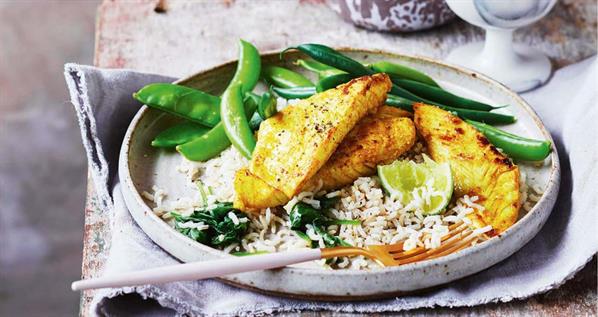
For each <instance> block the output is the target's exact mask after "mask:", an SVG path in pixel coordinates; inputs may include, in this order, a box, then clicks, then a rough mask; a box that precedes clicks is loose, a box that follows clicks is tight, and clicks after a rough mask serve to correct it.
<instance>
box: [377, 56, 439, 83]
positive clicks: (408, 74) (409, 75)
mask: <svg viewBox="0 0 598 317" xmlns="http://www.w3.org/2000/svg"><path fill="white" fill-rule="evenodd" d="M370 67H371V68H372V69H373V70H374V71H375V72H377V73H386V74H388V75H394V76H396V77H398V78H404V79H411V80H413V81H417V82H420V83H424V84H427V85H430V86H435V87H440V86H439V85H438V84H437V83H436V82H435V81H434V79H432V78H431V77H430V76H428V75H426V74H424V73H422V72H420V71H418V70H416V69H413V68H411V67H407V66H403V65H399V64H395V63H391V62H386V61H380V62H375V63H373V64H372V65H370Z"/></svg>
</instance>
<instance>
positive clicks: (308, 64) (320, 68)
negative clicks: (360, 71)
mask: <svg viewBox="0 0 598 317" xmlns="http://www.w3.org/2000/svg"><path fill="white" fill-rule="evenodd" d="M295 64H296V65H297V66H301V67H303V68H305V69H307V70H309V71H312V72H314V73H316V74H318V78H319V79H322V78H324V77H328V76H332V75H337V74H344V73H345V72H343V71H342V70H338V69H336V68H334V67H330V66H328V65H325V64H322V63H320V62H316V61H314V60H313V59H310V60H305V59H298V60H296V61H295Z"/></svg>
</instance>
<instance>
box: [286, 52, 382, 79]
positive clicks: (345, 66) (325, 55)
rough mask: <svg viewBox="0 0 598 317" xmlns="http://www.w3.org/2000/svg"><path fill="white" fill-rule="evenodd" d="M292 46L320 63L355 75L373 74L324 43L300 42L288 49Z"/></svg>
mask: <svg viewBox="0 0 598 317" xmlns="http://www.w3.org/2000/svg"><path fill="white" fill-rule="evenodd" d="M293 48H295V49H298V50H300V51H301V52H303V53H305V54H307V55H308V56H309V57H311V58H313V59H315V60H316V61H318V62H320V63H324V64H326V65H328V66H331V67H334V68H337V69H340V70H342V71H345V72H347V73H349V74H351V75H354V76H356V77H359V76H365V75H371V74H374V71H372V70H371V69H369V68H367V67H365V66H364V65H363V64H361V63H360V62H358V61H356V60H354V59H352V58H350V57H348V56H345V55H343V54H341V53H339V52H337V51H335V50H334V49H333V48H330V47H328V46H326V45H322V44H301V45H299V46H297V47H291V48H288V49H293ZM288 49H287V50H288ZM283 53H284V51H283ZM281 54H282V53H281Z"/></svg>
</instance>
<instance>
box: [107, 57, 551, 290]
mask: <svg viewBox="0 0 598 317" xmlns="http://www.w3.org/2000/svg"><path fill="white" fill-rule="evenodd" d="M344 51H345V53H346V54H348V55H350V56H352V57H354V58H356V59H358V60H362V61H375V60H381V59H384V60H390V61H396V62H400V63H403V64H406V65H409V66H411V67H414V68H417V69H419V70H421V71H424V72H425V73H427V74H429V75H430V76H432V77H433V78H434V79H436V80H437V81H438V82H439V83H440V84H441V85H442V86H443V87H445V88H447V89H448V90H451V91H454V92H458V93H459V94H461V95H464V96H469V97H472V98H475V99H479V100H481V101H485V102H487V103H490V104H494V105H504V104H509V105H511V107H509V108H508V110H505V111H507V112H511V113H513V114H514V115H516V116H517V118H518V121H517V123H516V124H512V125H509V126H506V127H505V129H507V130H509V131H512V132H515V133H517V134H520V135H525V136H529V137H532V138H538V139H548V140H551V141H552V138H551V137H550V134H549V133H548V132H547V131H546V129H545V128H544V126H543V124H542V122H541V121H540V119H539V118H538V116H537V115H536V113H535V112H534V111H533V110H532V109H531V108H530V106H529V105H528V104H527V103H526V102H525V101H523V99H522V98H521V97H519V96H518V95H517V94H516V93H514V92H512V91H510V90H509V89H508V88H506V87H505V86H503V85H501V84H499V83H497V82H496V81H494V80H491V79H490V78H487V77H485V76H483V75H480V74H477V73H473V72H471V71H468V70H465V69H461V68H458V67H455V66H450V65H447V64H444V63H442V62H438V61H435V60H431V59H427V58H421V57H411V56H403V55H395V54H390V53H384V52H377V51H365V50H351V49H345V50H344ZM299 56H300V55H299V53H295V52H289V53H288V54H285V61H284V62H281V61H280V60H279V58H278V53H272V54H266V55H263V59H262V60H263V63H264V64H281V63H283V64H284V66H286V67H290V68H295V67H293V65H292V61H294V60H295V59H297V58H299ZM235 67H236V62H230V63H227V64H224V65H221V66H218V67H215V68H212V69H210V70H207V71H204V72H201V73H198V74H196V75H193V76H191V77H189V78H186V79H183V80H180V81H178V83H179V84H182V85H186V86H190V87H194V88H197V89H200V90H204V91H208V92H211V93H215V94H219V93H221V92H222V90H224V88H225V87H226V85H227V84H228V81H229V80H230V79H231V77H232V74H233V72H234V69H235ZM174 122H176V119H174V118H172V117H171V116H169V115H165V114H163V113H161V112H159V111H155V110H153V109H150V108H147V107H143V108H142V109H141V110H140V111H139V112H138V113H137V115H136V116H135V118H134V119H133V121H132V122H131V125H130V126H129V129H128V131H127V134H126V136H125V139H124V142H123V146H122V150H121V155H120V162H119V176H120V180H121V182H122V189H123V194H124V197H125V201H126V204H127V206H128V208H129V210H130V211H131V214H132V215H133V217H134V218H135V220H136V221H137V223H138V224H139V226H140V227H141V228H142V229H143V230H144V231H145V232H146V233H147V235H148V236H149V237H150V238H151V239H152V240H153V241H154V242H156V243H157V244H158V245H160V246H161V247H162V248H163V249H164V250H166V251H167V252H169V253H170V254H172V255H173V256H175V257H176V258H178V259H180V260H181V261H183V262H192V261H205V260H208V259H216V258H222V257H227V256H230V255H227V254H224V253H223V252H221V251H219V250H215V249H212V248H210V247H208V246H205V245H202V244H200V243H197V242H195V241H193V240H191V239H189V238H187V237H185V236H183V235H182V234H180V233H178V232H176V231H175V230H174V229H173V228H171V227H170V226H169V225H168V224H167V223H166V222H164V221H162V220H161V219H160V218H159V217H157V216H156V215H154V213H153V212H152V210H151V207H150V206H148V204H147V202H146V201H145V200H144V199H143V198H142V196H141V194H140V193H141V192H142V191H144V190H147V191H151V188H152V186H153V185H157V186H158V187H160V188H163V189H165V190H166V191H167V192H168V194H169V196H170V197H184V196H189V194H190V193H189V192H188V191H190V190H191V189H190V188H188V186H185V175H183V174H182V173H177V172H176V166H177V165H178V164H180V160H181V159H180V157H179V154H177V153H176V152H173V151H164V150H157V149H155V148H152V147H151V146H150V141H151V140H152V139H153V138H154V137H155V136H156V135H157V133H158V132H160V131H162V130H163V129H164V128H165V127H167V126H169V125H172V124H173V123H174ZM520 167H521V168H522V169H523V170H524V171H525V172H526V173H527V175H528V179H529V180H531V183H532V184H534V185H536V186H539V187H540V188H542V189H543V190H544V194H543V196H542V197H541V199H540V200H539V201H538V203H537V204H536V205H535V207H534V208H533V209H532V210H531V211H530V212H528V213H527V214H526V215H524V216H523V217H522V218H521V219H520V220H519V221H518V222H517V223H516V224H515V225H513V226H512V227H511V228H509V229H508V230H507V231H505V232H504V233H503V234H501V235H500V236H497V237H494V238H492V239H490V240H488V241H486V242H483V243H481V244H478V245H475V246H473V247H470V248H467V249H464V250H462V251H460V252H457V253H454V254H451V255H448V256H445V257H441V258H438V259H434V260H429V261H425V262H419V263H414V264H407V265H403V266H399V267H389V268H381V269H376V270H371V271H356V270H354V271H351V270H324V269H320V268H306V267H285V268H282V269H277V270H268V271H259V272H251V273H243V274H236V275H230V276H225V277H222V281H224V282H226V283H230V284H234V285H237V286H239V287H245V288H250V289H254V290H257V291H261V292H265V293H270V294H277V295H283V296H290V297H297V298H309V299H320V300H356V299H367V298H381V297H389V296H396V295H400V294H406V293H412V292H415V291H421V290H423V289H427V288H431V287H434V286H438V285H441V284H445V283H448V282H451V281H454V280H456V279H459V278H462V277H465V276H467V275H471V274H473V273H476V272H479V271H481V270H484V269H486V268H488V267H490V266H492V265H494V264H496V263H498V262H499V261H501V260H503V259H505V258H507V257H508V256H510V255H511V254H513V253H514V252H515V251H517V250H519V249H520V248H521V247H522V246H523V245H525V244H526V243H527V242H528V241H529V240H530V239H531V238H533V237H534V236H535V235H536V233H537V232H538V231H539V230H540V228H541V227H542V225H543V224H544V222H545V221H546V219H547V218H548V216H549V215H550V212H551V210H552V207H553V205H554V202H555V200H556V197H557V192H558V188H559V181H560V168H559V161H558V156H557V154H556V149H554V148H553V152H552V154H551V155H550V157H549V158H547V160H546V161H545V162H544V164H543V166H541V167H539V168H538V167H534V166H532V165H526V164H520Z"/></svg>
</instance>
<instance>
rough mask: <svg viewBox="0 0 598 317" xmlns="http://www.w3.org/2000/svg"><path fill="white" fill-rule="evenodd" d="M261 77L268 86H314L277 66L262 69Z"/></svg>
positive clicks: (305, 79) (295, 73)
mask: <svg viewBox="0 0 598 317" xmlns="http://www.w3.org/2000/svg"><path fill="white" fill-rule="evenodd" d="M262 77H263V78H264V80H265V81H266V82H268V83H269V84H270V85H274V86H277V87H282V88H294V87H306V86H313V85H314V84H313V83H312V82H311V81H309V79H307V78H306V77H305V76H303V75H302V74H299V73H297V72H294V71H292V70H290V69H287V68H284V67H279V66H266V67H264V69H263V70H262Z"/></svg>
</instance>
